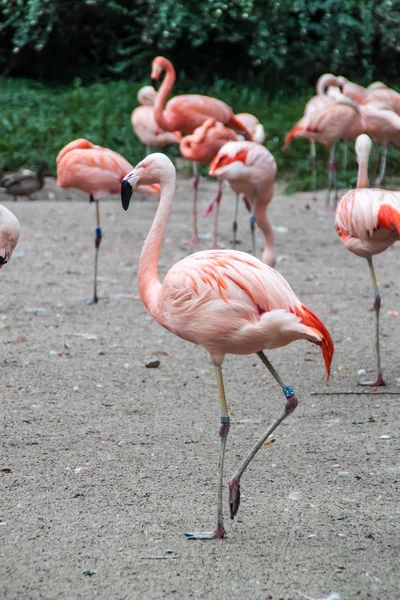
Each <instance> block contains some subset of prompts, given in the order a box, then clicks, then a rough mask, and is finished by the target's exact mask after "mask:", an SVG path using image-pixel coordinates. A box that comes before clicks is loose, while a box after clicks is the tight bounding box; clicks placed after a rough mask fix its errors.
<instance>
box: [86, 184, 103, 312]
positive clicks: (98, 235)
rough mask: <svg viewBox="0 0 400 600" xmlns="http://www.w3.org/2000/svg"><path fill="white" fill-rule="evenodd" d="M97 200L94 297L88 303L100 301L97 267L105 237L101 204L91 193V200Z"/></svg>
mask: <svg viewBox="0 0 400 600" xmlns="http://www.w3.org/2000/svg"><path fill="white" fill-rule="evenodd" d="M93 201H94V202H95V206H96V229H95V235H94V247H95V256H94V285H93V298H92V300H89V302H87V304H97V302H98V301H99V299H98V297H97V267H98V262H99V248H100V244H101V238H102V237H103V234H102V231H101V227H100V204H99V201H98V200H94V199H93V196H92V195H90V202H93Z"/></svg>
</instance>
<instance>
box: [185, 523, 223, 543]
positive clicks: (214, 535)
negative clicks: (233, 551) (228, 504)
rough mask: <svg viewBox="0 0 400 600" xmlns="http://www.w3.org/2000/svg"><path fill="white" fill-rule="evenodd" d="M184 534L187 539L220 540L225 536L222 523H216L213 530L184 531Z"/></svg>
mask: <svg viewBox="0 0 400 600" xmlns="http://www.w3.org/2000/svg"><path fill="white" fill-rule="evenodd" d="M185 535H186V537H187V539H188V540H222V539H223V538H225V537H226V531H225V529H224V526H223V525H218V527H217V528H216V530H215V531H194V532H193V533H190V532H189V531H185Z"/></svg>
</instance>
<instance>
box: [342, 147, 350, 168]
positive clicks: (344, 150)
mask: <svg viewBox="0 0 400 600" xmlns="http://www.w3.org/2000/svg"><path fill="white" fill-rule="evenodd" d="M348 149H349V140H343V173H346V171H347V154H348Z"/></svg>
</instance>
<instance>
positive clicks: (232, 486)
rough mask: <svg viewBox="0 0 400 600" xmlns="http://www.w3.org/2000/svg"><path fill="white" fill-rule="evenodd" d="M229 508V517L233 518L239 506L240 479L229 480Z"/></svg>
mask: <svg viewBox="0 0 400 600" xmlns="http://www.w3.org/2000/svg"><path fill="white" fill-rule="evenodd" d="M228 485H229V510H230V511H231V519H234V518H235V516H236V514H237V511H238V510H239V506H240V479H231V480H230V481H229V484H228Z"/></svg>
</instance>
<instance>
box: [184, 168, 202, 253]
mask: <svg viewBox="0 0 400 600" xmlns="http://www.w3.org/2000/svg"><path fill="white" fill-rule="evenodd" d="M199 181H200V177H199V166H198V164H197V162H196V161H194V162H193V237H192V238H191V239H190V240H184V241H183V243H184V244H187V245H188V246H192V245H193V244H198V243H199V234H198V230H197V197H198V189H199Z"/></svg>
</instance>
